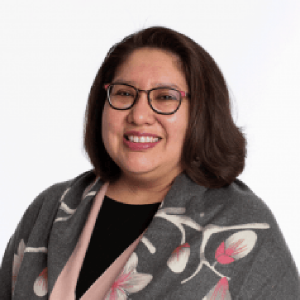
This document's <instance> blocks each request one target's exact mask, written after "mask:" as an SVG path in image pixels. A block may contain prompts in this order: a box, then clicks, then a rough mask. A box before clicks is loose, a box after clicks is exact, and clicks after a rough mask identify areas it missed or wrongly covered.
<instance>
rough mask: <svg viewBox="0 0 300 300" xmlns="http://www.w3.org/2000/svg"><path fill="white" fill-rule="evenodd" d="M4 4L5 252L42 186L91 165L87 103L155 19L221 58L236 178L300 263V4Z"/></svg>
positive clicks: (0, 89) (0, 35)
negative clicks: (239, 140) (239, 162)
mask: <svg viewBox="0 0 300 300" xmlns="http://www.w3.org/2000/svg"><path fill="white" fill-rule="evenodd" d="M177 3H180V4H176V3H175V1H169V0H168V1H167V0H165V1H163V0H159V1H157V0H152V1H132V0H127V1H105V2H104V1H75V0H72V1H41V0H39V1H30V0H26V1H13V0H10V1H1V2H0V103H1V106H0V138H1V139H0V141H1V142H0V146H1V147H0V179H1V184H0V195H1V198H0V203H1V207H0V257H2V254H3V252H4V248H5V246H6V244H7V242H8V239H9V237H10V236H11V234H12V233H13V231H14V229H15V227H16V225H17V223H18V221H19V220H20V218H21V216H22V214H23V212H24V210H25V209H26V207H27V206H28V205H29V204H30V203H31V201H32V200H33V199H34V198H35V197H36V196H37V195H38V194H39V193H40V192H41V191H42V190H44V189H45V188H47V187H48V186H49V185H51V184H53V183H55V182H59V181H63V180H67V179H71V178H73V177H75V176H76V175H78V174H79V173H81V172H84V171H86V170H88V169H90V168H91V166H90V164H89V162H88V160H87V158H86V156H85V154H84V151H83V147H82V132H83V120H84V110H85V105H86V100H87V97H88V93H89V89H90V86H91V84H92V81H93V79H94V76H95V74H96V72H97V70H98V68H99V66H100V64H101V62H102V60H103V59H104V56H105V54H106V52H107V51H108V49H109V48H110V47H111V46H112V44H114V43H115V42H117V41H119V40H120V39H121V38H123V37H124V36H125V35H128V34H130V33H132V32H134V31H136V30H139V29H141V28H144V27H148V26H152V25H163V26H167V27H171V28H173V29H175V30H178V31H180V32H182V33H185V34H186V35H188V36H190V37H191V38H193V39H194V40H195V41H196V42H198V43H199V44H201V45H202V46H203V47H204V48H205V49H206V50H207V51H208V52H209V53H210V54H211V55H212V56H213V57H214V58H215V60H216V61H217V63H218V64H219V66H220V68H221V69H222V71H223V72H224V75H225V78H226V79H227V82H228V85H229V87H230V92H231V94H232V100H233V106H234V118H235V120H236V122H237V124H238V125H239V126H242V127H243V128H244V132H245V133H246V135H247V138H248V158H247V161H246V169H245V171H244V173H243V174H242V176H241V179H242V180H243V181H245V183H246V184H247V185H249V186H250V187H251V188H252V190H253V191H254V192H255V193H256V194H257V195H259V196H260V197H261V198H262V199H263V200H264V201H265V202H266V203H267V204H268V206H269V207H270V208H271V210H272V211H273V213H274V215H275V217H276V218H277V220H278V223H279V225H280V227H281V229H282V231H283V234H284V236H285V238H286V241H287V243H288V245H289V247H290V249H291V251H292V254H293V256H294V258H295V260H296V263H297V266H298V268H299V267H300V256H299V253H298V251H297V250H298V249H299V246H300V240H299V229H300V225H299V222H298V221H299V209H300V197H299V192H298V186H299V176H298V172H299V169H300V161H299V158H298V155H299V151H300V138H299V133H298V130H299V128H300V121H299V116H300V104H299V103H300V89H299V81H300V58H299V55H300V18H299V15H300V1H298V0H295V1H287V0H281V1H276V0H251V1H243V0H240V1H238V0H235V1H234V0H226V1H224V0H215V1H214V0H207V1H201V0H198V1H196V0H194V1H191V0H185V1H180V2H177Z"/></svg>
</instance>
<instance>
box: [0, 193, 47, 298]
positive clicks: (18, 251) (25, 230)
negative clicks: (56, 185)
mask: <svg viewBox="0 0 300 300" xmlns="http://www.w3.org/2000/svg"><path fill="white" fill-rule="evenodd" d="M43 200H44V197H43V194H41V195H40V196H38V197H37V198H36V199H35V200H34V201H33V202H32V203H31V205H30V206H29V207H28V209H27V210H26V212H25V213H24V215H23V217H22V219H21V221H20V222H19V224H18V226H17V228H16V230H15V232H14V234H13V235H12V237H11V238H10V240H9V242H8V245H7V247H6V250H5V252H4V256H3V259H2V265H1V268H0V299H1V300H8V299H12V290H13V286H14V282H15V281H16V279H17V278H16V277H17V272H18V270H19V268H20V265H21V262H22V258H23V253H24V250H25V249H22V244H21V243H20V241H21V240H23V242H24V243H25V244H26V242H27V239H28V237H29V235H30V232H31V229H32V228H33V226H34V223H35V221H36V219H37V216H38V213H39V210H40V208H41V206H42V203H43ZM24 239H25V240H24Z"/></svg>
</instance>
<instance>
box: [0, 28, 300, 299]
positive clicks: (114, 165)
mask: <svg viewBox="0 0 300 300" xmlns="http://www.w3.org/2000/svg"><path fill="white" fill-rule="evenodd" d="M85 148H86V151H87V153H88V155H89V157H90V160H91V162H92V164H93V167H94V169H93V171H90V172H86V173H84V174H82V175H80V176H78V177H77V178H75V179H74V180H71V181H68V182H64V183H60V184H56V185H54V186H52V187H50V188H49V189H47V190H46V191H44V192H43V193H42V194H40V195H39V196H38V197H37V198H36V199H35V201H34V202H33V203H32V204H31V206H30V207H29V208H28V210H27V211H26V213H25V214H24V217H23V219H22V220H21V222H20V224H19V226H18V228H17V230H16V232H15V234H14V235H13V237H12V238H11V240H10V242H9V244H8V246H7V249H6V252H5V255H4V259H3V264H2V268H1V275H0V285H1V286H0V288H1V289H0V295H1V299H16V300H17V299H55V300H56V299H106V300H108V299H122V300H123V299H132V300H134V299H172V300H173V299H205V300H212V299H226V300H228V299H255V300H258V299H264V300H266V299H272V300H274V299H286V300H295V299H300V288H299V276H298V272H297V269H296V267H295V264H294V261H293V259H292V257H291V255H290V252H289V250H288V248H287V246H286V244H285V242H284V239H283V237H282V235H281V233H280V230H279V228H278V226H277V223H276V221H275V220H274V217H273V216H272V214H271V212H270V211H269V209H268V208H267V207H266V206H265V204H264V203H263V202H262V201H261V200H260V199H259V198H258V197H256V196H255V195H254V194H253V193H252V192H251V191H250V190H249V188H248V187H247V186H245V185H244V184H243V183H242V182H241V181H239V180H237V179H236V177H237V176H238V175H239V174H240V173H241V172H242V170H243V168H244V159H245V139H244V137H243V135H242V133H241V132H240V131H239V129H238V128H237V127H236V126H235V125H234V123H233V121H232V118H231V114H230V106H229V96H228V90H227V87H226V84H225V81H224V78H223V76H222V74H221V72H220V70H219V68H218V67H217V65H216V63H215V62H214V61H213V59H212V58H211V57H210V55H209V54H208V53H207V52H205V50H204V49H202V48H201V47H200V46H199V45H198V44H196V43H195V42H194V41H193V40H191V39H189V38H188V37H186V36H184V35H182V34H180V33H178V32H175V31H172V30H170V29H167V28H162V27H153V28H148V29H145V30H142V31H140V32H137V33H135V34H133V35H130V36H128V37H126V38H125V39H124V40H123V41H121V42H120V43H118V44H116V45H115V46H113V47H112V48H111V49H110V51H109V53H108V55H107V57H106V58H105V60H104V62H103V64H102V66H101V68H100V70H99V72H98V74H97V76H96V78H95V81H94V83H93V85H92V88H91V92H90V96H89V100H88V105H87V111H86V126H85ZM100 208H101V209H100Z"/></svg>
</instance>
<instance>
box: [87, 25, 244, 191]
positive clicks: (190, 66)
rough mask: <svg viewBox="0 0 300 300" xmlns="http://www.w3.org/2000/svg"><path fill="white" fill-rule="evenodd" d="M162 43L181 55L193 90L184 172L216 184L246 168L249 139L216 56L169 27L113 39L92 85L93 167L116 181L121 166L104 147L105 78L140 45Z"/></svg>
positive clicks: (90, 132) (230, 179)
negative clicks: (238, 122) (235, 117)
mask: <svg viewBox="0 0 300 300" xmlns="http://www.w3.org/2000/svg"><path fill="white" fill-rule="evenodd" d="M143 47H150V48H151V47H152V48H158V49H161V50H166V51H168V52H170V53H173V54H175V55H177V56H178V57H179V58H180V62H181V68H182V71H183V73H184V75H185V77H186V81H187V84H188V87H189V93H190V99H189V101H190V112H189V124H188V129H187V133H186V138H185V142H184V146H183V151H182V166H183V170H184V172H185V173H186V174H187V175H188V176H189V177H190V178H191V179H192V180H193V181H194V182H196V183H198V184H200V185H203V186H206V187H209V188H218V187H222V186H226V185H228V184H230V183H231V182H233V181H234V180H235V179H236V177H237V176H238V175H239V174H240V173H241V172H242V171H243V169H244V164H245V156H246V140H245V138H244V136H243V134H242V132H241V131H240V130H239V128H238V127H237V126H236V125H235V124H234V122H233V119H232V115H231V111H230V99H229V92H228V89H227V85H226V82H225V79H224V77H223V74H222V73H221V71H220V69H219V67H218V66H217V64H216V63H215V61H214V60H213V58H212V57H211V56H210V55H209V54H208V53H207V52H206V51H205V50H204V49H203V48H202V47H201V46H200V45H198V44H197V43H196V42H194V41H193V40H192V39H190V38H189V37H187V36H185V35H183V34H181V33H178V32H176V31H174V30H171V29H168V28H165V27H150V28H147V29H143V30H141V31H138V32H136V33H134V34H131V35H129V36H127V37H126V38H124V39H123V40H122V41H121V42H119V43H117V44H115V45H114V46H113V47H112V48H111V49H110V50H109V52H108V54H107V56H106V57H105V59H104V61H103V63H102V65H101V67H100V69H99V71H98V73H97V75H96V78H95V80H94V83H93V85H92V87H91V90H90V94H89V98H88V103H87V108H86V115H85V134H84V146H85V150H86V152H87V154H88V156H89V158H90V160H91V163H92V165H93V166H94V171H95V173H96V174H97V175H98V176H100V177H101V178H102V179H103V180H105V181H115V180H117V179H118V178H119V176H120V174H121V170H120V168H119V167H118V166H117V165H116V163H115V162H114V161H113V160H112V159H111V157H110V156H109V154H108V153H107V151H106V150H105V147H104V144H103V140H102V133H101V130H102V129H101V125H102V112H103V107H104V103H105V101H106V91H105V89H104V84H106V83H110V82H112V80H113V78H114V76H115V73H116V70H117V69H118V67H119V66H121V65H122V64H123V63H124V61H125V60H126V59H127V57H128V56H129V55H130V54H131V53H132V52H133V51H134V50H136V49H140V48H143Z"/></svg>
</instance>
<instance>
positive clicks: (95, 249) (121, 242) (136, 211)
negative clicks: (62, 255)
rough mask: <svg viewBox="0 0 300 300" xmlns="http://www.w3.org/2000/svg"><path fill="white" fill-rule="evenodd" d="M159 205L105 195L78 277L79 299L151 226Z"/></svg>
mask: <svg viewBox="0 0 300 300" xmlns="http://www.w3.org/2000/svg"><path fill="white" fill-rule="evenodd" d="M159 205H160V203H153V204H144V205H134V204H125V203H122V202H118V201H115V200H113V199H111V198H109V197H107V196H105V197H104V200H103V204H102V207H101V209H100V211H99V214H98V217H97V220H96V223H95V227H94V230H93V233H92V236H91V240H90V243H89V246H88V249H87V252H86V255H85V258H84V261H83V264H82V267H81V270H80V274H79V277H78V281H77V286H76V298H77V299H79V298H80V297H81V296H82V295H83V294H84V293H85V292H86V291H87V290H88V289H89V288H90V286H91V285H92V284H93V283H94V282H95V281H96V280H97V279H98V277H99V276H101V275H102V273H104V271H105V270H106V269H107V268H108V267H109V266H110V265H111V264H112V263H113V262H114V260H115V259H116V258H117V257H118V256H119V255H120V254H122V252H123V251H124V250H125V249H126V248H127V247H128V246H129V245H130V244H132V242H133V241H134V240H135V239H136V238H137V237H138V236H139V235H140V234H141V233H142V232H143V231H144V230H145V229H146V228H147V227H148V225H149V224H150V222H151V220H152V218H153V216H154V214H155V213H156V211H157V209H158V207H159Z"/></svg>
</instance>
